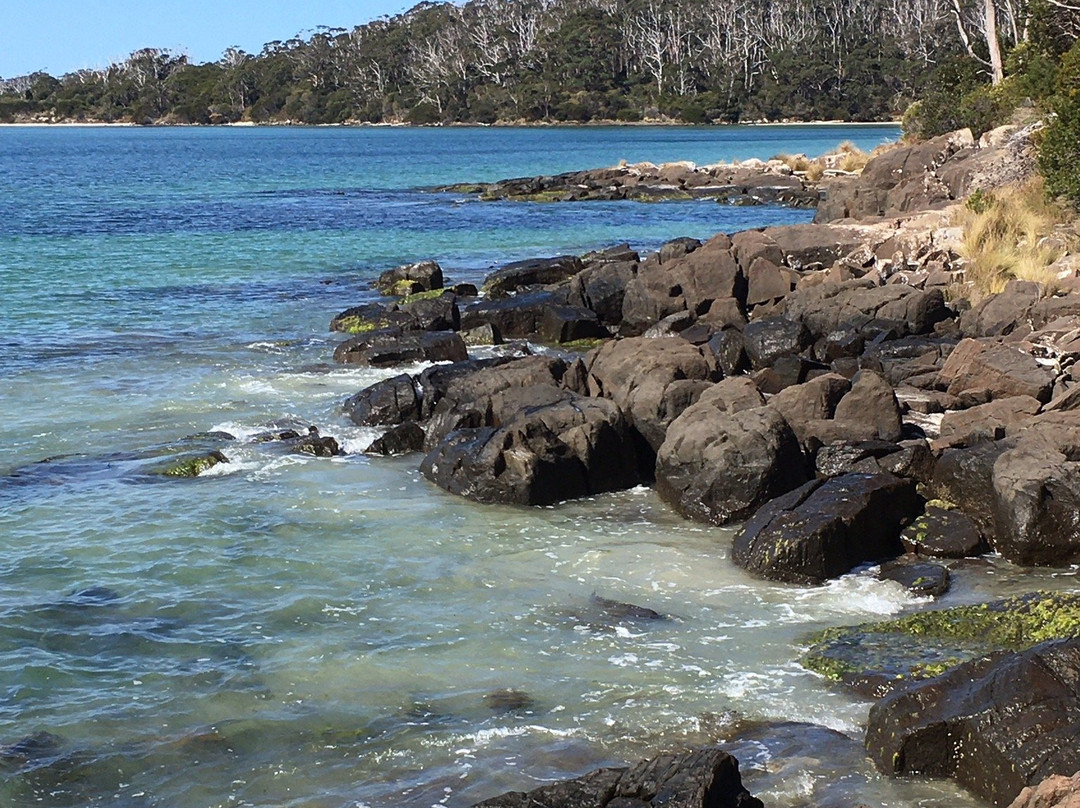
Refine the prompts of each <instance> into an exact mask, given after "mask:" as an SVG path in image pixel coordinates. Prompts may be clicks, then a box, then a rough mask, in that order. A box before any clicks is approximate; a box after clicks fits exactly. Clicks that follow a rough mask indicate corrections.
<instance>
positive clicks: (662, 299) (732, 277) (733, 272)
mask: <svg viewBox="0 0 1080 808" xmlns="http://www.w3.org/2000/svg"><path fill="white" fill-rule="evenodd" d="M723 300H733V301H735V305H736V306H738V307H742V306H744V305H745V303H746V275H745V274H744V273H743V270H742V267H740V266H739V264H738V263H737V262H736V261H735V258H734V257H733V256H732V254H731V240H730V239H729V238H728V237H727V236H725V235H719V236H716V237H714V238H712V239H710V240H709V241H708V242H706V243H705V244H704V245H702V246H701V247H699V248H698V249H695V250H694V251H693V252H689V253H686V254H685V255H683V256H681V257H679V258H673V259H671V260H670V261H666V262H664V263H660V261H646V262H645V263H643V264H641V266H640V267H639V268H638V272H637V275H636V276H635V277H634V278H632V279H631V280H630V281H629V282H628V283H627V285H626V293H625V295H624V297H623V311H622V317H623V332H624V333H627V334H640V333H642V332H643V331H645V329H646V328H648V327H649V326H651V325H654V324H656V323H658V322H659V321H660V320H662V319H664V318H665V317H667V316H669V315H672V314H677V313H678V312H681V311H689V312H690V313H691V314H694V315H704V314H706V313H707V312H708V311H709V310H710V308H712V306H713V304H714V302H716V301H723Z"/></svg>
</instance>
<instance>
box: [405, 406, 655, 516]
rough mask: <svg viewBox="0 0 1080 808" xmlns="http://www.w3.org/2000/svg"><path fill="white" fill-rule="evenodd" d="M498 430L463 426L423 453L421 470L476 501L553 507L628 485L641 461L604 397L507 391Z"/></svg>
mask: <svg viewBox="0 0 1080 808" xmlns="http://www.w3.org/2000/svg"><path fill="white" fill-rule="evenodd" d="M507 394H508V395H511V397H512V400H513V405H512V406H506V404H505V403H503V404H502V405H501V406H500V405H499V404H498V403H493V406H494V407H496V408H498V409H501V410H502V412H501V413H500V414H499V416H498V417H497V418H496V419H495V420H496V421H498V422H500V423H501V426H499V427H498V428H495V427H480V428H466V429H458V430H456V431H454V432H451V433H450V434H449V436H448V437H447V438H446V439H445V440H444V441H443V442H442V443H440V444H439V445H438V446H436V447H435V448H434V449H433V450H432V451H431V452H430V453H429V454H428V455H427V457H425V458H424V461H423V462H422V463H421V465H420V471H421V473H423V474H424V476H425V477H427V478H428V479H429V480H431V481H432V482H434V483H436V484H437V485H439V486H440V487H441V488H444V489H446V490H447V491H450V492H451V493H454V494H459V495H461V496H464V497H468V498H470V499H475V500H477V501H479V502H502V503H510V504H520V505H550V504H553V503H556V502H560V501H563V500H566V499H573V498H576V497H582V496H588V495H590V494H598V493H603V492H605V491H616V490H620V489H623V488H630V487H632V486H633V485H636V484H637V482H638V481H639V477H638V474H637V458H636V456H635V453H634V446H633V443H632V440H631V437H630V431H629V429H628V427H627V424H626V419H625V418H624V417H623V414H622V412H621V411H620V410H619V408H618V407H617V406H616V405H615V404H614V403H612V402H610V401H607V400H604V399H594V398H584V397H582V396H579V395H577V394H575V393H572V392H570V391H567V390H560V389H558V388H555V387H531V388H528V389H522V388H519V389H517V390H513V391H508V393H507Z"/></svg>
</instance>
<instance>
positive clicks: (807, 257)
mask: <svg viewBox="0 0 1080 808" xmlns="http://www.w3.org/2000/svg"><path fill="white" fill-rule="evenodd" d="M763 235H765V236H766V237H767V238H769V239H771V240H772V241H773V243H775V244H776V245H777V247H778V248H779V250H780V253H781V254H782V255H783V256H784V260H783V263H784V264H785V265H787V266H789V267H791V268H792V269H795V270H800V269H804V268H806V267H808V266H811V265H814V264H821V265H823V266H831V265H832V264H833V262H834V261H838V260H839V259H840V258H843V257H844V256H845V255H847V254H848V253H850V252H851V251H852V250H854V249H855V248H856V247H858V246H860V245H861V244H862V243H863V241H864V239H865V238H866V236H865V235H864V234H863V233H862V232H860V231H859V229H858V228H851V227H845V226H842V225H833V226H825V227H823V226H821V225H814V224H790V225H782V226H780V227H767V228H765V230H764V231H763ZM776 263H779V262H776Z"/></svg>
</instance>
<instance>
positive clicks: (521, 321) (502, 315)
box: [461, 290, 565, 339]
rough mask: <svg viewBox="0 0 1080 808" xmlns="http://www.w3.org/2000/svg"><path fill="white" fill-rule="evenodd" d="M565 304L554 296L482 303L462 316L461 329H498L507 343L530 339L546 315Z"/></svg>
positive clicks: (532, 294) (539, 293)
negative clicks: (488, 326)
mask: <svg viewBox="0 0 1080 808" xmlns="http://www.w3.org/2000/svg"><path fill="white" fill-rule="evenodd" d="M564 303H565V301H564V300H563V299H561V298H560V297H559V296H558V295H557V294H555V293H554V292H549V291H543V290H541V291H533V292H521V293H519V294H516V295H514V296H513V297H507V298H502V299H497V300H479V301H477V302H476V303H470V304H469V305H468V306H466V307H465V308H464V309H463V310H462V312H461V328H462V329H471V328H477V327H479V326H483V325H492V326H494V327H495V328H496V329H497V330H498V332H499V334H500V335H501V336H502V337H503V338H504V339H527V338H528V337H531V336H533V335H534V334H536V332H537V331H539V330H540V324H541V323H542V322H543V320H544V312H546V311H547V309H548V308H549V307H551V306H560V305H563V304H564Z"/></svg>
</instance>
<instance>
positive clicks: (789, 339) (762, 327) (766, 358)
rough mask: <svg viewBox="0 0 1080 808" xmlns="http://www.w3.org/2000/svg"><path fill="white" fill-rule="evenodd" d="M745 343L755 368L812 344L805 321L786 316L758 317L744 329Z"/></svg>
mask: <svg viewBox="0 0 1080 808" xmlns="http://www.w3.org/2000/svg"><path fill="white" fill-rule="evenodd" d="M743 344H744V346H745V349H746V355H747V356H748V357H749V359H750V364H751V365H753V367H754V369H755V370H760V369H761V368H766V367H771V366H772V365H774V364H775V363H776V360H777V359H780V358H781V357H785V356H793V355H795V354H798V353H799V352H801V351H802V350H803V349H804V348H806V347H807V346H809V344H810V335H809V333H808V332H807V330H806V329H805V328H804V327H803V325H802V323H798V322H793V321H792V320H787V319H784V318H782V317H768V318H766V319H763V320H754V321H753V322H752V323H749V324H748V325H747V326H746V328H744V329H743Z"/></svg>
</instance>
